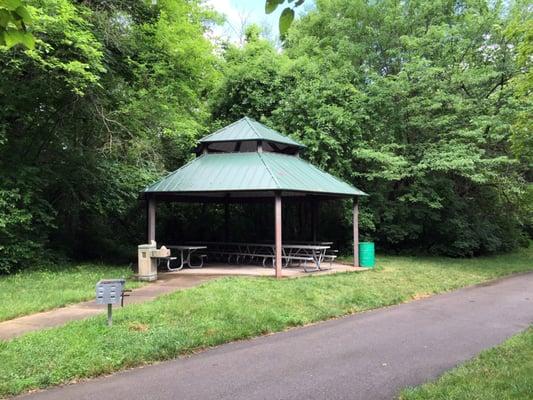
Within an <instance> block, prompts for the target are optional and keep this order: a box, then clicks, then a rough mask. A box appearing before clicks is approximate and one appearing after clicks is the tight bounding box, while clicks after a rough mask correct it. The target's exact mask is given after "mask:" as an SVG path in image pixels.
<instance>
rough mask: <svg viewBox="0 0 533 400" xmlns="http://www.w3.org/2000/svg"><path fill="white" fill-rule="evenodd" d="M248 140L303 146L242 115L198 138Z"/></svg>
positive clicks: (203, 141)
mask: <svg viewBox="0 0 533 400" xmlns="http://www.w3.org/2000/svg"><path fill="white" fill-rule="evenodd" d="M250 140H265V141H268V142H275V143H282V144H287V145H289V146H294V147H300V148H302V147H305V146H304V145H303V144H301V143H298V142H297V141H295V140H293V139H291V138H290V137H288V136H285V135H282V134H281V133H279V132H277V131H275V130H274V129H270V128H269V127H267V126H265V125H263V124H260V123H259V122H257V121H255V120H253V119H251V118H248V117H244V118H241V119H240V120H238V121H235V122H234V123H232V124H230V125H228V126H226V127H224V128H222V129H219V130H218V131H216V132H214V133H212V134H210V135H207V136H205V137H203V138H202V139H200V143H213V142H236V141H250Z"/></svg>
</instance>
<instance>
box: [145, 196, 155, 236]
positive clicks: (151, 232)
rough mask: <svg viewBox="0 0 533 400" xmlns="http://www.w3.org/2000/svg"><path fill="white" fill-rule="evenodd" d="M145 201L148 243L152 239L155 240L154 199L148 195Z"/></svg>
mask: <svg viewBox="0 0 533 400" xmlns="http://www.w3.org/2000/svg"><path fill="white" fill-rule="evenodd" d="M147 202H148V205H147V212H146V214H147V216H146V224H147V230H148V243H151V242H152V240H155V199H154V198H153V197H152V196H149V197H148V198H147Z"/></svg>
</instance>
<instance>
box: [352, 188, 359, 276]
mask: <svg viewBox="0 0 533 400" xmlns="http://www.w3.org/2000/svg"><path fill="white" fill-rule="evenodd" d="M353 266H354V267H358V266H359V199H358V198H357V197H355V198H354V199H353Z"/></svg>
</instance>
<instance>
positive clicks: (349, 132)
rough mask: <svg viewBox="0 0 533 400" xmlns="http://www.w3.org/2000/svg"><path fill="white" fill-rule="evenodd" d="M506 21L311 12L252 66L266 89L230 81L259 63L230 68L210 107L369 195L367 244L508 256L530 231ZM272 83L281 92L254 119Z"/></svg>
mask: <svg viewBox="0 0 533 400" xmlns="http://www.w3.org/2000/svg"><path fill="white" fill-rule="evenodd" d="M505 15H506V14H505V13H503V12H502V9H501V5H499V4H496V5H490V4H489V3H486V2H481V1H467V2H464V3H461V4H460V5H458V4H452V3H450V2H447V1H436V2H406V3H398V2H395V1H382V2H376V3H373V4H368V3H367V2H365V1H348V0H335V1H325V0H322V1H317V10H316V11H314V12H310V13H309V14H308V15H306V16H304V17H303V18H302V19H301V20H300V21H298V22H297V23H295V25H294V26H293V28H292V29H291V32H290V34H289V36H288V37H287V40H286V42H285V46H286V55H283V54H282V55H278V56H277V57H276V58H272V60H270V61H269V62H266V61H265V62H262V63H260V65H261V66H262V68H266V67H268V66H269V65H271V66H274V67H273V68H272V71H273V72H274V71H276V72H275V73H274V74H273V75H272V76H270V77H269V78H268V79H265V78H264V77H263V76H261V75H258V73H251V74H250V75H249V76H246V75H243V74H242V73H235V71H242V72H244V71H257V70H258V69H259V68H258V67H257V66H256V64H257V62H258V60H260V57H244V58H242V59H240V60H239V63H235V65H234V66H233V64H231V63H229V71H228V72H227V73H226V76H227V77H233V78H232V79H231V81H229V80H228V78H224V81H225V82H224V83H223V85H229V86H230V87H232V88H235V91H236V92H237V93H234V94H232V98H233V99H235V100H236V101H229V104H227V103H226V102H228V100H226V99H225V100H224V101H220V102H218V103H216V105H215V110H217V111H216V113H217V114H220V113H221V112H220V107H222V108H223V109H224V110H232V109H233V108H234V107H235V105H239V106H238V110H239V111H240V112H242V114H246V113H247V110H250V111H251V112H252V114H254V115H261V116H264V117H265V119H267V120H268V122H269V123H270V124H272V125H274V126H275V127H277V128H278V129H280V130H281V131H284V132H288V133H293V134H295V136H297V137H298V138H299V139H300V140H301V141H303V142H304V143H305V144H306V145H307V146H308V148H307V151H306V153H305V154H304V156H305V157H308V158H310V159H312V160H313V161H314V162H317V163H318V164H320V165H321V166H323V167H324V168H327V169H328V170H330V171H332V172H334V173H336V174H337V175H339V176H341V177H342V178H344V179H347V180H349V181H351V182H352V183H354V184H355V185H356V186H358V187H361V188H362V189H363V190H366V191H367V192H369V193H370V194H371V196H370V197H369V198H368V199H367V200H365V204H364V205H365V207H363V209H365V210H366V211H367V212H366V214H363V216H362V217H363V218H362V219H363V229H362V231H363V232H365V235H366V236H367V238H369V239H372V240H376V241H377V242H378V245H379V246H380V247H385V248H388V249H391V250H396V251H413V250H419V251H420V250H421V251H426V252H431V253H437V254H447V255H453V256H465V255H476V254H482V253H488V252H495V251H502V250H506V249H510V248H513V247H514V246H516V245H518V244H520V243H524V242H525V240H526V239H525V235H526V234H525V227H526V226H528V225H529V224H531V221H530V220H529V216H528V213H527V212H526V211H525V210H524V207H523V206H522V205H523V204H524V201H525V196H526V191H527V189H526V183H525V179H524V178H525V176H524V165H523V164H521V163H519V162H517V161H516V160H515V159H514V157H513V156H512V154H511V151H510V146H511V129H510V127H511V125H512V123H513V121H515V118H516V116H517V109H516V107H515V105H516V95H515V92H514V91H513V89H512V87H511V84H510V82H511V81H512V79H513V77H515V76H517V74H518V73H519V68H518V67H517V65H516V63H515V60H516V57H515V53H516V48H517V44H518V42H516V41H515V42H513V41H509V39H508V38H507V37H506V36H505V35H504V31H505V29H506V27H507V26H508V25H509V19H508V17H506V16H505ZM251 48H252V46H249V47H245V48H244V49H243V50H242V51H241V52H239V55H240V56H244V55H248V54H250V50H251ZM263 52H264V53H266V52H267V50H263ZM286 56H288V57H289V59H290V61H292V62H290V61H289V62H286V61H283V63H284V65H286V67H285V68H277V67H275V66H276V65H277V63H280V62H281V60H282V59H284V58H285V57H286ZM241 75H243V78H242V79H241V77H240V76H241ZM256 75H257V76H258V78H257V79H254V76H256ZM245 78H246V84H245V81H244V79H245ZM275 82H283V84H282V85H281V92H280V94H278V95H277V96H271V97H270V99H275V100H274V101H272V103H270V104H268V107H266V109H265V110H266V112H262V110H261V107H258V106H257V105H261V104H263V103H264V101H260V99H263V97H264V95H265V94H266V93H265V91H264V89H265V87H269V85H273V84H274V83H275ZM267 93H268V92H267ZM502 210H504V211H502ZM529 215H530V214H529ZM343 221H345V222H346V223H347V222H348V221H349V218H348V215H346V216H345V218H344V220H343Z"/></svg>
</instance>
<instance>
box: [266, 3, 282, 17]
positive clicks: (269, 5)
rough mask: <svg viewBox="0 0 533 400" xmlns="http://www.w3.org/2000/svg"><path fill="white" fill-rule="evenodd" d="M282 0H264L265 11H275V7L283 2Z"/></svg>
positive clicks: (268, 12) (269, 12)
mask: <svg viewBox="0 0 533 400" xmlns="http://www.w3.org/2000/svg"><path fill="white" fill-rule="evenodd" d="M284 1H285V0H266V2H265V13H267V14H271V13H273V12H274V11H276V8H278V6H279V5H280V4H283V2H284Z"/></svg>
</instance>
